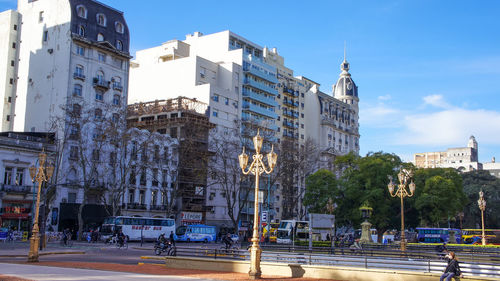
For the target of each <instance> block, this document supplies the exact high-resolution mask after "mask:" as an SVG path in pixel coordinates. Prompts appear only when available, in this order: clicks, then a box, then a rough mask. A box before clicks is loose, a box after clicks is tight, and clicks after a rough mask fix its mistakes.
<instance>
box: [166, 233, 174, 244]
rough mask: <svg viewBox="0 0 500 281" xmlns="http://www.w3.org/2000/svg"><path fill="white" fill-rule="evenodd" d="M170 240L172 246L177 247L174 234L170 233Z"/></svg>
mask: <svg viewBox="0 0 500 281" xmlns="http://www.w3.org/2000/svg"><path fill="white" fill-rule="evenodd" d="M168 238H169V239H170V243H172V246H175V239H174V232H173V231H170V236H169V237H168Z"/></svg>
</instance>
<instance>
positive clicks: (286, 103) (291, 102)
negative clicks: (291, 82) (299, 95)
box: [283, 98, 299, 107]
mask: <svg viewBox="0 0 500 281" xmlns="http://www.w3.org/2000/svg"><path fill="white" fill-rule="evenodd" d="M283 104H284V105H288V106H291V107H298V106H299V102H298V101H296V102H294V101H293V100H289V99H286V98H285V99H283Z"/></svg>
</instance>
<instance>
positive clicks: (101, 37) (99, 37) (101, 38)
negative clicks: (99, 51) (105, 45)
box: [97, 33, 104, 42]
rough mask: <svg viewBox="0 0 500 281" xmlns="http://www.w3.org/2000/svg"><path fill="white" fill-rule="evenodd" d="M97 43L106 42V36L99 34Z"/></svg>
mask: <svg viewBox="0 0 500 281" xmlns="http://www.w3.org/2000/svg"><path fill="white" fill-rule="evenodd" d="M97 41H98V42H102V41H104V35H103V34H102V33H98V34H97Z"/></svg>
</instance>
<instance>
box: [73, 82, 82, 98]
mask: <svg viewBox="0 0 500 281" xmlns="http://www.w3.org/2000/svg"><path fill="white" fill-rule="evenodd" d="M82 89H83V87H82V85H80V84H75V86H74V87H73V95H74V96H79V97H81V96H82Z"/></svg>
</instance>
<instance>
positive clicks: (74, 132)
mask: <svg viewBox="0 0 500 281" xmlns="http://www.w3.org/2000/svg"><path fill="white" fill-rule="evenodd" d="M79 136H80V126H79V125H78V124H73V125H71V130H70V132H69V139H70V140H77V139H78V138H79ZM70 158H71V153H70Z"/></svg>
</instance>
